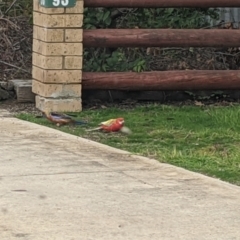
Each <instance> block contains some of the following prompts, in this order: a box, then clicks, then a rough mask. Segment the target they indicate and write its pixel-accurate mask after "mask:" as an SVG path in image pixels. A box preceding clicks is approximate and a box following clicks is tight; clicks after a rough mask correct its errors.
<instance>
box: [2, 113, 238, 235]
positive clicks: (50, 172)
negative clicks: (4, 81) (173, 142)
mask: <svg viewBox="0 0 240 240" xmlns="http://www.w3.org/2000/svg"><path fill="white" fill-rule="evenodd" d="M0 111H1V110H0ZM1 114H2V117H1V116H0V240H11V239H24V240H48V239H49V240H53V239H56V240H100V239H101V240H115V239H116V240H118V239H119V240H120V239H121V240H127V239H129V240H155V239H156V240H165V239H166V240H181V239H182V240H190V239H191V240H198V239H201V240H208V239H209V240H210V239H211V240H221V239H222V240H234V239H236V240H239V239H240V188H239V187H237V186H234V185H231V184H228V183H225V182H222V181H219V180H217V179H212V178H209V177H205V176H202V175H200V174H196V173H192V172H189V171H186V170H183V169H181V168H177V167H173V166H170V165H167V164H161V163H159V162H157V161H155V160H151V159H147V158H143V157H138V156H134V155H131V154H129V153H128V152H124V151H120V150H116V149H114V148H110V147H107V146H104V145H101V144H98V143H95V142H92V141H88V140H85V139H82V138H77V137H75V136H71V135H68V134H65V133H62V132H59V131H57V130H53V129H49V128H47V127H43V126H38V125H35V124H32V123H28V122H24V121H21V120H18V119H14V118H11V117H9V116H7V115H8V114H7V113H4V112H3V111H2V113H1ZM3 116H4V117H3Z"/></svg>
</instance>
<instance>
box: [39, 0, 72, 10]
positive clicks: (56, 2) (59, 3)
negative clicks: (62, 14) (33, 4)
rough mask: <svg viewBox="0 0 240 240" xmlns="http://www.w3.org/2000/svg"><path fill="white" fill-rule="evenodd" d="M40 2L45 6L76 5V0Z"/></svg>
mask: <svg viewBox="0 0 240 240" xmlns="http://www.w3.org/2000/svg"><path fill="white" fill-rule="evenodd" d="M39 3H40V6H42V7H45V8H64V7H65V8H71V7H75V5H76V0H39Z"/></svg>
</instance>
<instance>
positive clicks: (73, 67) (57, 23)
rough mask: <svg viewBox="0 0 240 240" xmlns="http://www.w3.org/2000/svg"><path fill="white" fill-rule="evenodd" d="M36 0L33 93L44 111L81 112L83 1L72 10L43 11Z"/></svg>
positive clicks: (47, 9)
mask: <svg viewBox="0 0 240 240" xmlns="http://www.w3.org/2000/svg"><path fill="white" fill-rule="evenodd" d="M38 2H39V1H38V0H34V9H33V10H34V12H33V23H34V26H33V55H32V57H33V60H32V63H33V68H32V76H33V82H32V91H33V92H34V93H35V94H37V95H36V107H37V108H38V109H40V110H42V111H44V110H49V111H59V112H64V111H68V112H77V111H81V110H82V102H81V79H82V52H83V50H82V33H83V30H82V22H83V0H79V1H77V3H76V6H75V7H73V8H44V7H41V6H40V5H39V3H38Z"/></svg>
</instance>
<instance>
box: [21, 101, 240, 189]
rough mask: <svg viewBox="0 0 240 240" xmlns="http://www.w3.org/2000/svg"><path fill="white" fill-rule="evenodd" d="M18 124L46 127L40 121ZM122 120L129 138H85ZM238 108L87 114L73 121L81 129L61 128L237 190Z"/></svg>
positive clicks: (239, 154)
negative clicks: (105, 123) (107, 123)
mask: <svg viewBox="0 0 240 240" xmlns="http://www.w3.org/2000/svg"><path fill="white" fill-rule="evenodd" d="M18 117H19V118H21V119H23V120H28V121H31V122H36V123H39V124H43V125H46V126H51V127H54V128H57V127H55V126H54V125H52V124H51V123H49V122H47V120H45V119H39V118H35V117H34V116H32V115H28V114H20V115H18ZM116 117H124V118H125V125H126V126H127V127H129V128H130V129H131V130H132V131H133V133H132V134H131V135H123V134H121V133H110V134H108V133H102V132H86V131H85V129H86V128H92V127H95V126H96V125H97V124H98V123H99V122H101V121H104V120H107V119H109V118H116ZM239 117H240V106H239V105H237V106H227V107H226V106H219V107H216V106H212V107H211V106H208V107H207V106H204V107H198V106H181V107H178V106H167V105H158V104H149V105H142V106H136V107H134V108H131V109H124V108H118V107H109V108H104V109H95V110H94V109H92V110H91V109H86V110H84V111H83V112H81V113H78V118H80V119H85V120H88V121H89V124H88V125H87V126H86V127H81V126H80V127H70V126H65V127H61V128H58V129H60V130H62V131H64V132H68V133H71V134H75V135H78V136H82V137H85V138H88V139H92V140H95V141H98V142H101V143H104V144H107V145H110V146H113V147H117V148H120V149H124V150H128V151H130V152H132V153H136V154H139V155H143V156H148V157H152V158H155V159H158V160H159V161H160V162H166V163H170V164H173V165H176V166H180V167H183V168H186V169H189V170H192V171H195V172H200V173H204V174H206V175H209V176H213V177H216V178H220V179H222V180H225V181H228V182H231V183H234V184H237V185H240V124H239Z"/></svg>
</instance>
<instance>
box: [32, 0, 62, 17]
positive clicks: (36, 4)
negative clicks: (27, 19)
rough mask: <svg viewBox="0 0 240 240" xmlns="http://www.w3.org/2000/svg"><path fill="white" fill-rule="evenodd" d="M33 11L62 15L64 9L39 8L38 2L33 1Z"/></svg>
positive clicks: (36, 0)
mask: <svg viewBox="0 0 240 240" xmlns="http://www.w3.org/2000/svg"><path fill="white" fill-rule="evenodd" d="M33 11H35V12H42V13H48V14H59V13H64V8H44V7H41V6H40V4H39V1H38V0H33ZM33 14H34V13H33Z"/></svg>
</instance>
